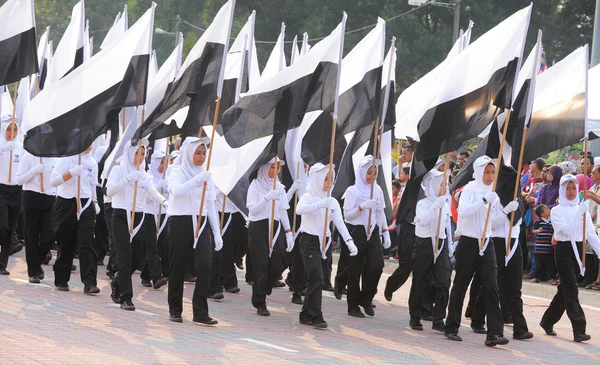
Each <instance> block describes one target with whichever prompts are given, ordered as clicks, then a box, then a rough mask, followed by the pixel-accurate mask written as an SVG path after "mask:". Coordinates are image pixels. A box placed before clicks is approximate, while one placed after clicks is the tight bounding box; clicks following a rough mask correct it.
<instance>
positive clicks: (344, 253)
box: [333, 244, 350, 291]
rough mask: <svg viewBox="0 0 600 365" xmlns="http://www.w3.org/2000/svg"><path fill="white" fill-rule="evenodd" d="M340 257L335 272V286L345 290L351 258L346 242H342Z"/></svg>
mask: <svg viewBox="0 0 600 365" xmlns="http://www.w3.org/2000/svg"><path fill="white" fill-rule="evenodd" d="M340 247H341V251H340V258H339V259H338V264H337V271H336V273H335V278H334V279H333V280H334V286H335V287H336V288H339V290H340V291H341V290H343V289H344V288H345V287H346V286H347V285H348V274H347V272H346V270H347V269H348V260H349V259H350V251H349V250H348V247H346V245H345V244H341V245H340Z"/></svg>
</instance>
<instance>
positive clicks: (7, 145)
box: [1, 141, 17, 152]
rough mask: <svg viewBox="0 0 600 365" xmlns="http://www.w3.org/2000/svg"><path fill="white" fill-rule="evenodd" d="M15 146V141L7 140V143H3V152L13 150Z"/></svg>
mask: <svg viewBox="0 0 600 365" xmlns="http://www.w3.org/2000/svg"><path fill="white" fill-rule="evenodd" d="M15 147H17V144H16V143H15V142H12V141H10V142H6V143H5V144H3V145H2V147H1V148H2V152H7V151H12V150H14V149H15Z"/></svg>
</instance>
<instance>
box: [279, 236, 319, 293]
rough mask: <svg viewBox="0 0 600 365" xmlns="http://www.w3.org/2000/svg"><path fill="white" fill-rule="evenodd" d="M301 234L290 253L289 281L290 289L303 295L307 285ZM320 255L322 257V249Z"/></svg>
mask: <svg viewBox="0 0 600 365" xmlns="http://www.w3.org/2000/svg"><path fill="white" fill-rule="evenodd" d="M301 236H302V234H299V235H298V237H296V244H295V245H294V249H293V250H292V252H290V253H289V254H288V256H289V262H290V270H289V271H288V276H287V281H288V283H289V284H290V290H292V291H293V292H294V294H296V295H302V290H303V289H304V288H306V287H307V283H306V280H305V268H304V265H305V258H304V254H303V253H302V250H301V248H300V246H301V243H300V241H301V239H300V237H301ZM319 257H321V253H320V251H319ZM321 261H322V260H319V264H321ZM322 277H323V268H321V278H322Z"/></svg>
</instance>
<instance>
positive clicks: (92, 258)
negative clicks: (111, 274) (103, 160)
mask: <svg viewBox="0 0 600 365" xmlns="http://www.w3.org/2000/svg"><path fill="white" fill-rule="evenodd" d="M91 151H92V146H91V145H90V146H89V147H88V148H87V149H86V150H85V151H84V152H83V153H81V154H80V155H79V156H81V157H79V156H71V157H64V158H61V159H60V160H59V161H58V162H57V164H56V166H55V167H54V170H53V171H52V180H51V183H52V186H54V187H57V191H56V200H55V201H54V206H53V207H52V227H53V229H54V233H55V234H56V242H57V244H58V255H57V257H56V261H55V262H54V285H55V286H56V289H57V290H60V291H69V280H70V279H71V266H72V265H73V253H74V251H75V249H76V248H79V263H80V266H81V267H80V271H81V273H80V274H81V282H82V283H83V284H84V289H83V293H84V294H98V293H100V289H99V288H98V284H97V281H96V276H97V274H98V266H97V263H98V260H97V256H96V249H95V245H96V242H95V240H94V230H95V226H94V219H95V217H96V213H97V212H98V211H99V210H100V209H99V208H100V207H99V206H98V203H97V202H96V181H97V178H98V164H97V163H96V160H94V158H93V157H92V156H91V155H90V152H91ZM79 158H81V163H79ZM78 181H80V183H79V184H78ZM78 192H79V193H80V194H79V197H80V199H79V200H80V207H79V213H78V212H77V211H78V208H77V195H78Z"/></svg>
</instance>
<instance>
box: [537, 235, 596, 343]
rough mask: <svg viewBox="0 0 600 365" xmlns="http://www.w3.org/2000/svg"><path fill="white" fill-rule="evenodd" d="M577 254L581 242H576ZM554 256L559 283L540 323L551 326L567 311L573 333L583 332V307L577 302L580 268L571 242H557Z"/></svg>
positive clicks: (579, 253) (584, 326)
mask: <svg viewBox="0 0 600 365" xmlns="http://www.w3.org/2000/svg"><path fill="white" fill-rule="evenodd" d="M577 255H579V256H580V257H581V242H577ZM554 258H555V259H556V268H557V269H558V275H559V276H560V284H559V285H558V291H557V292H556V295H555V296H554V298H553V299H552V302H551V303H550V306H549V307H548V309H546V312H545V313H544V316H543V317H542V321H541V322H540V325H541V326H542V327H544V328H552V327H553V326H554V325H555V324H556V322H558V321H559V320H560V318H561V317H562V315H563V313H564V312H565V311H567V316H568V317H569V319H570V320H571V326H572V327H573V333H585V330H586V320H585V313H583V308H581V305H580V304H579V290H578V288H577V279H578V278H579V275H580V273H581V270H580V269H579V264H578V263H577V259H576V258H575V252H573V248H572V246H571V242H564V241H559V242H557V243H556V246H555V249H554Z"/></svg>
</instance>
